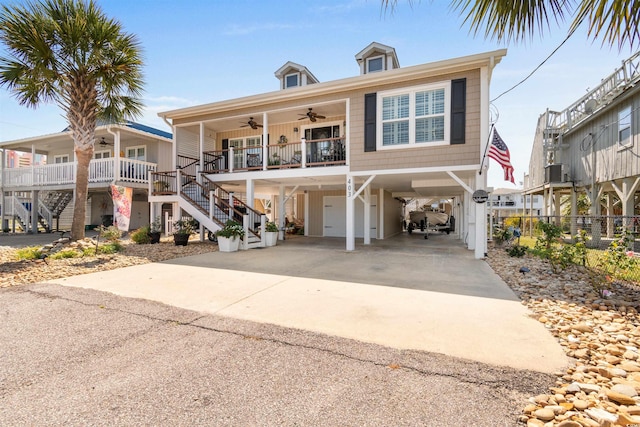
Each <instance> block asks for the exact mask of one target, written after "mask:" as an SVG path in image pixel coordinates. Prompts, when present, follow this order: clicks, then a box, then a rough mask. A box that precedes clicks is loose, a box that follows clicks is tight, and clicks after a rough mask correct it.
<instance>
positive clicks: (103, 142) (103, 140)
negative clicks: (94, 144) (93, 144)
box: [98, 136, 113, 147]
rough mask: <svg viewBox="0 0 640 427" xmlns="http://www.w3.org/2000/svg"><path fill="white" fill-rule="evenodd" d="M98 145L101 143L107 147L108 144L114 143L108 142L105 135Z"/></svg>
mask: <svg viewBox="0 0 640 427" xmlns="http://www.w3.org/2000/svg"><path fill="white" fill-rule="evenodd" d="M98 145H100V146H101V147H106V146H108V145H113V143H111V142H107V140H106V139H104V136H103V137H102V138H100V142H98Z"/></svg>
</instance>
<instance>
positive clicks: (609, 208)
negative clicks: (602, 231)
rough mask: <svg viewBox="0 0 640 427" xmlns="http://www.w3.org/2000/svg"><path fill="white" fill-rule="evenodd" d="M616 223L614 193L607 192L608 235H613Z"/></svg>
mask: <svg viewBox="0 0 640 427" xmlns="http://www.w3.org/2000/svg"><path fill="white" fill-rule="evenodd" d="M614 233H615V224H614V221H613V194H611V193H610V192H609V193H607V237H609V238H611V237H613V234H614Z"/></svg>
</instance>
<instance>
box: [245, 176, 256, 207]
mask: <svg viewBox="0 0 640 427" xmlns="http://www.w3.org/2000/svg"><path fill="white" fill-rule="evenodd" d="M246 185H247V206H249V207H250V208H251V209H253V208H254V201H255V184H254V181H253V179H247V181H246Z"/></svg>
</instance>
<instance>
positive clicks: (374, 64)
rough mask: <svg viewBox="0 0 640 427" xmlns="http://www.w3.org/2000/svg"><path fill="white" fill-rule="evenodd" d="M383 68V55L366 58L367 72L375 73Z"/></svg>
mask: <svg viewBox="0 0 640 427" xmlns="http://www.w3.org/2000/svg"><path fill="white" fill-rule="evenodd" d="M383 70H384V57H383V56H376V57H373V58H369V59H367V73H375V72H377V71H383Z"/></svg>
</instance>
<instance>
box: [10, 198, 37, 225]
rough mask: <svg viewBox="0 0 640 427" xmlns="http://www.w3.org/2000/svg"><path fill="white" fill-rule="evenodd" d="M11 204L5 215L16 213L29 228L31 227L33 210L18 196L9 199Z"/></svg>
mask: <svg viewBox="0 0 640 427" xmlns="http://www.w3.org/2000/svg"><path fill="white" fill-rule="evenodd" d="M8 202H9V206H7V208H8V209H7V211H6V212H5V215H16V216H17V217H18V218H20V221H22V223H23V224H25V225H26V227H27V229H29V227H31V212H30V211H29V209H27V208H26V206H24V205H23V204H22V200H20V199H19V198H18V197H16V196H13V197H12V198H10V199H9V200H8Z"/></svg>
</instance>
